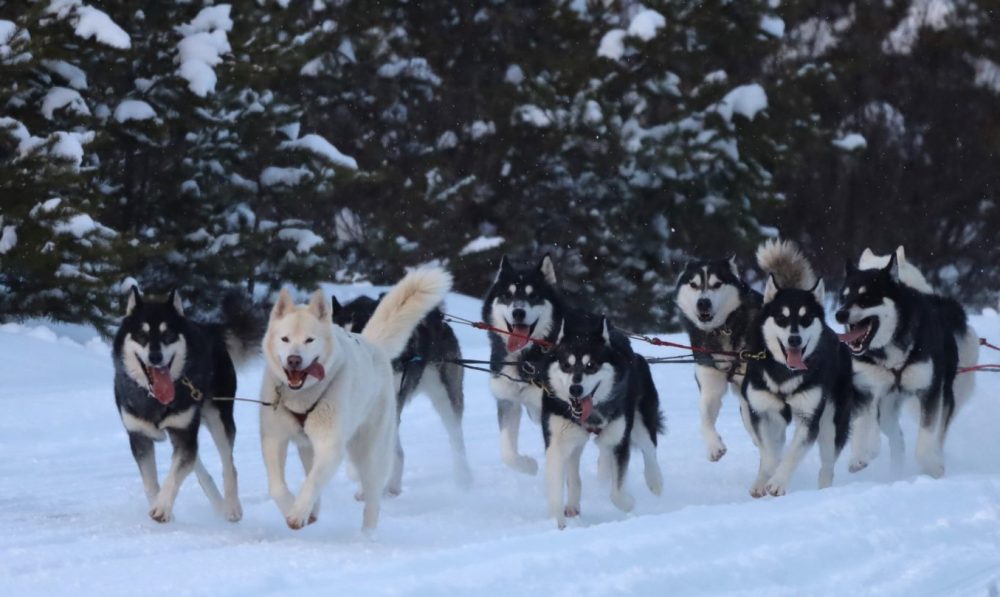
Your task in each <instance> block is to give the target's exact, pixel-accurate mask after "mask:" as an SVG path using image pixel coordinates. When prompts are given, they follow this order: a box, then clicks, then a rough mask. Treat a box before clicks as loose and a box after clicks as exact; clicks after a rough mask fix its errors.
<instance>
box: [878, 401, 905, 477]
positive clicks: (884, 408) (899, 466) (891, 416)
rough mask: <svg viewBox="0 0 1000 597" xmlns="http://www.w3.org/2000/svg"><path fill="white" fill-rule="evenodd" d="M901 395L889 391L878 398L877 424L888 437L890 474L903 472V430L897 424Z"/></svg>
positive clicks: (897, 474)
mask: <svg viewBox="0 0 1000 597" xmlns="http://www.w3.org/2000/svg"><path fill="white" fill-rule="evenodd" d="M902 400H903V399H902V397H901V396H900V395H899V394H898V393H895V392H890V393H888V394H886V395H885V396H882V397H881V398H880V399H879V400H878V425H879V427H881V428H882V433H883V434H885V436H886V437H887V438H888V439H889V462H890V469H891V470H892V474H893V475H896V476H899V475H900V474H902V472H903V451H904V446H903V430H902V428H900V426H899V407H900V405H901V404H902Z"/></svg>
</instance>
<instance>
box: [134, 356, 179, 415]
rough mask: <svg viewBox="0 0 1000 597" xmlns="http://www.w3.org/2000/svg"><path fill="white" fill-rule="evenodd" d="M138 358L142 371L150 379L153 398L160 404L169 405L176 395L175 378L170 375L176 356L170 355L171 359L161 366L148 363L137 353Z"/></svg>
mask: <svg viewBox="0 0 1000 597" xmlns="http://www.w3.org/2000/svg"><path fill="white" fill-rule="evenodd" d="M135 358H136V359H138V361H139V365H140V366H141V367H142V372H143V373H145V374H146V379H148V380H149V391H150V392H151V393H152V394H153V398H156V401H157V402H159V403H160V404H163V405H167V404H170V403H171V402H173V401H174V397H175V395H176V393H175V391H174V380H173V378H172V377H171V376H170V367H171V366H172V365H173V364H174V357H170V361H169V362H168V363H167V364H166V365H163V366H161V367H154V366H152V365H147V364H146V362H145V361H143V360H142V359H141V358H139V355H138V354H137V355H135Z"/></svg>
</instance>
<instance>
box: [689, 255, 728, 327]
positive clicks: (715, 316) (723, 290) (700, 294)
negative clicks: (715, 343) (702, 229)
mask: <svg viewBox="0 0 1000 597" xmlns="http://www.w3.org/2000/svg"><path fill="white" fill-rule="evenodd" d="M743 287H744V284H743V281H742V280H740V271H739V268H737V267H736V260H735V258H731V259H715V260H711V261H691V262H688V264H687V265H686V266H685V267H684V271H683V272H682V273H681V276H680V278H678V280H677V305H678V306H679V307H680V309H681V313H683V314H684V317H686V318H687V319H688V320H689V321H690V322H691V323H693V324H694V325H695V326H697V327H698V328H699V329H702V330H704V331H711V330H714V329H716V328H718V327H719V326H721V325H723V324H725V322H726V320H727V319H728V318H729V316H730V315H732V313H733V311H735V310H736V309H738V308H739V307H740V300H741V299H740V295H741V294H742V290H743Z"/></svg>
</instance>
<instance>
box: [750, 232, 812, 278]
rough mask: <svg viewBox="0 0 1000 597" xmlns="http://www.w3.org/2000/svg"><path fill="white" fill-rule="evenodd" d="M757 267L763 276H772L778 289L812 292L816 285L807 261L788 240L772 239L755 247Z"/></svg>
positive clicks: (796, 246)
mask: <svg viewBox="0 0 1000 597" xmlns="http://www.w3.org/2000/svg"><path fill="white" fill-rule="evenodd" d="M757 265H758V266H760V269H762V270H763V271H764V273H765V274H767V275H772V276H774V280H775V282H777V283H778V287H779V288H798V289H801V290H812V288H813V287H814V286H815V285H816V274H815V273H813V269H812V266H811V265H810V264H809V260H808V259H806V257H805V255H803V254H802V251H800V250H799V247H798V245H796V244H795V243H794V242H792V241H790V240H778V239H774V238H772V239H770V240H768V241H765V242H764V243H763V244H761V245H760V246H759V247H757Z"/></svg>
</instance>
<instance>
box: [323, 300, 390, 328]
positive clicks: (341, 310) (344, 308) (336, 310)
mask: <svg viewBox="0 0 1000 597" xmlns="http://www.w3.org/2000/svg"><path fill="white" fill-rule="evenodd" d="M381 298H382V297H379V299H378V300H376V299H373V298H371V297H368V296H359V297H358V298H356V299H354V300H352V301H351V302H349V303H346V304H344V305H341V304H340V303H339V302H338V301H337V298H336V297H333V323H335V324H337V325H339V326H340V327H342V328H344V329H345V330H347V331H348V332H354V333H355V334H360V333H361V330H363V329H365V326H366V325H368V320H369V319H371V318H372V314H373V313H375V307H378V303H379V300H381Z"/></svg>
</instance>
